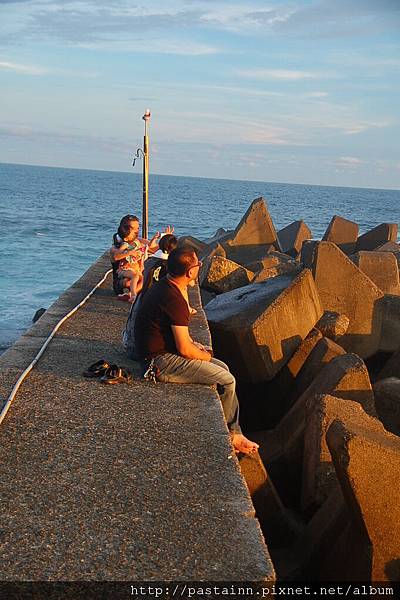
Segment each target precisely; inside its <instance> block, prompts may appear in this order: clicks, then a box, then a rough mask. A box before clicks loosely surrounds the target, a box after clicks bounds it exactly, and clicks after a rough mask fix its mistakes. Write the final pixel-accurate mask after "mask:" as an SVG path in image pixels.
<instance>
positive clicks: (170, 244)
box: [158, 233, 178, 254]
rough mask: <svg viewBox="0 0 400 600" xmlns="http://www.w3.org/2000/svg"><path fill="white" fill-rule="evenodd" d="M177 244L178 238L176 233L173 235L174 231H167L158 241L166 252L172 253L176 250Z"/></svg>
mask: <svg viewBox="0 0 400 600" xmlns="http://www.w3.org/2000/svg"><path fill="white" fill-rule="evenodd" d="M177 244H178V240H177V238H176V237H175V236H174V235H172V233H166V234H165V235H163V236H162V238H161V240H160V241H159V242H158V247H159V248H160V250H161V251H162V252H164V253H165V254H170V253H171V252H172V250H175V248H176V246H177Z"/></svg>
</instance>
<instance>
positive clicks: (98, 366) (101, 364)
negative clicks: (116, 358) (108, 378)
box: [82, 359, 110, 377]
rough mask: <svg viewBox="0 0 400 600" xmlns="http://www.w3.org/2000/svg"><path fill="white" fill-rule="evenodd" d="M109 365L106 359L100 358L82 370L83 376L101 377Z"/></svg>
mask: <svg viewBox="0 0 400 600" xmlns="http://www.w3.org/2000/svg"><path fill="white" fill-rule="evenodd" d="M109 367H110V365H109V364H108V362H107V361H106V360H103V359H100V360H98V361H97V362H95V363H94V364H93V365H90V367H88V368H87V369H86V371H83V373H82V375H83V376H84V377H102V376H103V375H104V374H105V372H106V371H107V369H108V368H109Z"/></svg>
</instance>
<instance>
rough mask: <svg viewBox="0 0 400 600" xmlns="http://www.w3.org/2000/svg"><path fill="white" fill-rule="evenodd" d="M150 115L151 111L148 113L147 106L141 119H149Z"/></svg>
mask: <svg viewBox="0 0 400 600" xmlns="http://www.w3.org/2000/svg"><path fill="white" fill-rule="evenodd" d="M150 115H151V113H150V109H149V108H146V111H145V113H144V115H143V117H142V119H143V120H144V121H150Z"/></svg>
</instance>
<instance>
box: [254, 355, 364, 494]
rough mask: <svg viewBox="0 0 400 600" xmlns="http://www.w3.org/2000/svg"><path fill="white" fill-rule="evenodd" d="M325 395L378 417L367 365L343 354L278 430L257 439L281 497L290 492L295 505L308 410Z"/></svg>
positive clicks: (326, 370) (329, 364)
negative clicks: (342, 400)
mask: <svg viewBox="0 0 400 600" xmlns="http://www.w3.org/2000/svg"><path fill="white" fill-rule="evenodd" d="M321 394H330V395H332V396H335V397H337V398H343V399H344V400H353V401H355V402H359V403H360V404H361V405H362V407H363V408H364V410H365V411H366V412H368V413H369V414H370V415H372V416H375V414H376V413H375V406H374V395H373V392H372V387H371V382H370V380H369V375H368V370H367V367H366V366H365V364H364V361H363V360H362V359H361V358H360V357H359V356H357V355H356V354H343V355H342V356H337V357H336V358H334V359H332V360H331V361H330V362H329V363H328V364H327V365H325V367H323V368H322V369H321V371H320V373H319V375H318V376H317V377H316V378H315V379H314V381H313V382H312V384H311V385H310V386H309V387H308V388H307V389H306V390H305V392H304V393H303V394H302V395H301V396H300V398H299V399H298V400H297V402H296V403H295V404H294V405H293V406H292V408H291V409H290V411H289V412H288V413H287V414H286V415H285V416H284V417H283V419H282V420H281V421H280V423H279V424H278V425H277V426H276V427H275V429H274V430H273V431H272V432H265V433H264V436H263V437H264V441H263V440H262V437H261V436H258V437H257V441H258V443H260V446H261V447H260V454H261V456H262V457H263V460H264V456H265V460H266V465H267V469H268V472H269V473H270V474H271V477H272V478H273V480H274V482H275V484H276V486H277V488H278V490H279V493H280V495H281V497H282V490H284V489H285V488H290V490H289V493H287V496H286V497H291V498H292V499H293V501H294V502H296V498H299V497H300V493H301V479H302V469H303V449H304V430H305V425H306V415H307V413H306V407H307V403H312V402H315V398H316V397H317V396H319V395H321ZM264 447H265V448H268V447H269V448H273V451H270V452H268V450H267V451H266V452H265V455H264Z"/></svg>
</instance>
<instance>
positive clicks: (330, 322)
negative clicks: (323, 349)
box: [315, 310, 350, 342]
mask: <svg viewBox="0 0 400 600" xmlns="http://www.w3.org/2000/svg"><path fill="white" fill-rule="evenodd" d="M349 324H350V319H349V317H348V316H347V315H340V314H339V313H337V312H334V311H331V310H325V311H324V314H323V315H322V317H321V318H320V320H319V321H318V323H317V324H316V326H315V328H316V329H318V330H319V331H320V332H321V333H322V335H324V336H325V337H327V338H330V339H331V340H333V341H334V342H336V341H337V340H338V339H339V338H341V337H342V336H343V335H344V334H345V333H346V331H347V330H348V328H349Z"/></svg>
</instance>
